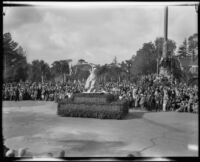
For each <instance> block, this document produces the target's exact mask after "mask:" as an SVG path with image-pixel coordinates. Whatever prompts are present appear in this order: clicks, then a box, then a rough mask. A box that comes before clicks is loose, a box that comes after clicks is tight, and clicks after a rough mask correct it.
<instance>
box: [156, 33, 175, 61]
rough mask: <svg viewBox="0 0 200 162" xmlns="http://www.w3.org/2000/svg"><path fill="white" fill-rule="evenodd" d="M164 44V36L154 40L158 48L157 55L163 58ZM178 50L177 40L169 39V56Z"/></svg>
mask: <svg viewBox="0 0 200 162" xmlns="http://www.w3.org/2000/svg"><path fill="white" fill-rule="evenodd" d="M163 44H164V38H163V37H158V38H156V40H155V41H154V45H155V48H156V54H157V57H158V58H159V60H160V58H161V56H162V53H163ZM175 50H176V42H175V41H173V40H171V39H168V40H167V54H168V56H172V55H173V54H174V51H175Z"/></svg>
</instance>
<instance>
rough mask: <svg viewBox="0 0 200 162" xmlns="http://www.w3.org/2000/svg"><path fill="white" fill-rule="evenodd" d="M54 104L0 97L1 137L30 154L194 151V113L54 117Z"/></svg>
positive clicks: (183, 153)
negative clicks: (115, 117)
mask: <svg viewBox="0 0 200 162" xmlns="http://www.w3.org/2000/svg"><path fill="white" fill-rule="evenodd" d="M56 109H57V104H56V103H54V102H45V101H20V102H14V101H13V102H10V101H3V136H4V139H5V145H6V146H7V147H9V148H12V149H18V148H27V150H28V152H30V153H32V154H33V155H41V154H44V153H47V152H52V153H53V154H54V155H57V154H58V152H59V151H60V150H61V149H64V150H65V151H66V156H68V157H80V156H81V157H84V156H88V157H102V156H103V157H122V156H127V155H128V154H130V153H133V154H135V153H136V154H137V156H144V157H145V156H148V157H150V156H155V157H161V156H162V157H163V156H164V157H169V156H170V157H172V156H198V114H193V113H178V112H146V111H140V110H130V112H129V114H128V116H127V117H126V118H125V119H124V120H100V119H91V118H90V119H88V118H72V117H60V116H58V115H57V114H56Z"/></svg>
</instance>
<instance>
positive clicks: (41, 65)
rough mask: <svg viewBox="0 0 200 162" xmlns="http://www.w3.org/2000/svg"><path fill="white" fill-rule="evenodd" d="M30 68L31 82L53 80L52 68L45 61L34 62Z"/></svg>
mask: <svg viewBox="0 0 200 162" xmlns="http://www.w3.org/2000/svg"><path fill="white" fill-rule="evenodd" d="M30 66H31V67H30V74H29V80H31V81H36V82H44V81H45V80H50V79H51V71H50V67H49V65H48V64H47V63H45V62H44V61H43V60H33V61H32V64H31V65H30Z"/></svg>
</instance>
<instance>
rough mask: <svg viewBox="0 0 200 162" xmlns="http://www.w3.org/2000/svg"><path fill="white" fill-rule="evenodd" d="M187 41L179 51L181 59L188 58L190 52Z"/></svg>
mask: <svg viewBox="0 0 200 162" xmlns="http://www.w3.org/2000/svg"><path fill="white" fill-rule="evenodd" d="M187 46H188V45H187V39H185V40H184V41H183V44H181V45H180V47H179V50H178V56H179V57H186V56H187V55H188V50H187Z"/></svg>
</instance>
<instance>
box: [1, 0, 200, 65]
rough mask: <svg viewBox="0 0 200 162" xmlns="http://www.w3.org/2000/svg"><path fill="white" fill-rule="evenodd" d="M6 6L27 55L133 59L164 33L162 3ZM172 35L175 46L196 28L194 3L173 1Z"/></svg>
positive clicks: (8, 26)
mask: <svg viewBox="0 0 200 162" xmlns="http://www.w3.org/2000/svg"><path fill="white" fill-rule="evenodd" d="M114 4H115V3H113V6H112V5H109V6H98V2H97V4H96V5H94V6H93V7H87V6H84V5H83V7H82V6H81V5H79V7H70V5H67V3H66V5H63V6H62V7H58V6H29V7H6V8H4V11H5V13H6V15H5V16H4V17H3V33H6V32H10V33H11V35H12V38H13V40H14V41H16V42H18V43H19V45H21V46H22V47H23V49H24V50H26V55H27V61H28V62H32V61H33V60H35V59H39V60H41V59H43V60H44V61H45V62H47V63H48V64H49V65H51V64H52V63H53V62H54V61H56V60H62V59H72V60H73V62H72V64H76V63H77V61H78V60H79V59H84V60H86V61H87V62H90V63H95V64H101V65H103V64H106V63H111V62H112V61H113V59H114V57H115V56H116V57H117V61H118V62H121V61H124V60H127V59H130V58H131V57H132V56H133V55H135V54H136V52H137V51H138V50H139V49H140V48H142V45H143V43H147V42H150V41H152V42H154V40H155V39H156V37H162V36H163V35H164V6H152V5H151V6H137V5H124V6H123V5H122V6H120V5H118V6H115V5H114ZM168 13H169V16H168V23H169V26H168V38H169V39H172V40H174V41H175V42H176V44H177V48H178V47H179V46H180V45H181V44H182V42H183V41H184V39H185V38H188V37H189V36H190V35H192V34H194V33H197V13H196V11H195V7H194V6H169V9H168Z"/></svg>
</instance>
